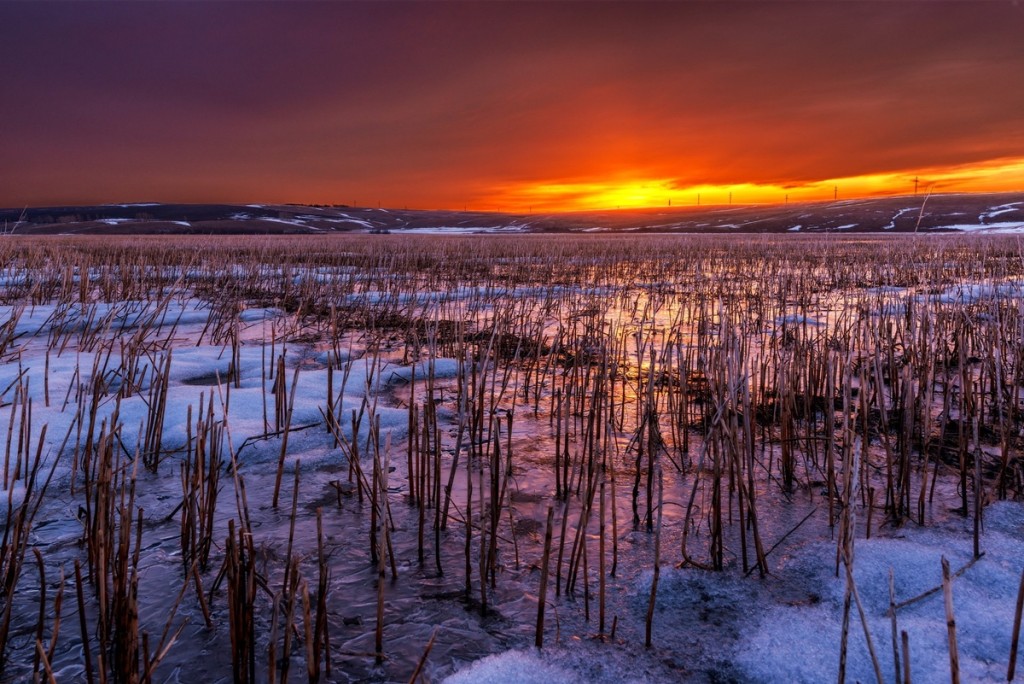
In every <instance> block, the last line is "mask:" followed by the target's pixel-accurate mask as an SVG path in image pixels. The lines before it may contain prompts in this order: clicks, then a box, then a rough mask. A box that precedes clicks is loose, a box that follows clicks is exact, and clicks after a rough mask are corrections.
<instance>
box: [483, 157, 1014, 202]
mask: <svg viewBox="0 0 1024 684" xmlns="http://www.w3.org/2000/svg"><path fill="white" fill-rule="evenodd" d="M915 179H916V180H917V187H916V188H915ZM915 189H916V191H917V192H918V194H925V193H928V192H933V193H950V192H1013V191H1024V158H1013V159H997V160H993V161H990V162H982V163H976V164H964V165H957V166H948V167H939V168H924V169H916V170H907V171H902V172H890V173H877V174H866V175H861V176H851V177H846V178H828V179H823V180H819V181H813V182H799V183H785V184H784V183H734V184H729V185H702V184H685V183H680V182H679V181H678V180H676V179H672V178H635V177H629V176H623V177H622V179H621V180H597V179H581V180H565V181H559V180H550V181H545V182H534V183H529V182H525V183H520V184H516V185H505V186H501V187H499V188H496V189H495V190H494V191H493V192H492V193H489V194H486V195H484V196H482V197H481V198H480V200H479V201H478V202H475V203H474V204H475V206H478V207H480V208H483V209H485V210H490V211H502V212H514V213H516V212H518V213H537V212H552V213H561V212H574V211H603V210H614V209H642V208H653V207H666V206H673V207H685V206H695V205H697V204H698V203H699V204H700V205H712V206H713V205H727V204H730V203H732V204H782V203H783V202H786V201H789V202H817V201H830V200H833V199H835V198H838V199H840V200H848V199H855V198H861V197H879V196H887V195H908V194H912V193H913V192H914V191H915Z"/></svg>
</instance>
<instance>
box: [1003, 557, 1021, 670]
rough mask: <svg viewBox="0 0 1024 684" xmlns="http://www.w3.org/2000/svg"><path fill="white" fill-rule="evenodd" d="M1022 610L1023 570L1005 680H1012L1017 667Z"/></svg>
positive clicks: (1014, 614)
mask: <svg viewBox="0 0 1024 684" xmlns="http://www.w3.org/2000/svg"><path fill="white" fill-rule="evenodd" d="M1022 612H1024V570H1022V571H1021V574H1020V587H1019V588H1018V589H1017V608H1016V610H1014V613H1013V634H1012V636H1011V637H1010V664H1009V666H1008V667H1007V669H1006V681H1008V682H1012V681H1013V675H1014V671H1015V670H1016V668H1017V644H1018V643H1019V641H1020V623H1021V613H1022Z"/></svg>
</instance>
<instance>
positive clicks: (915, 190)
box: [914, 176, 917, 195]
mask: <svg viewBox="0 0 1024 684" xmlns="http://www.w3.org/2000/svg"><path fill="white" fill-rule="evenodd" d="M914 194H915V195H916V194H917V176H914Z"/></svg>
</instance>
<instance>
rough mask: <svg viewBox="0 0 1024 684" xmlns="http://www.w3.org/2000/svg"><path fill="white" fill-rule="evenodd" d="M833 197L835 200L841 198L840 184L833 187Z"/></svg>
mask: <svg viewBox="0 0 1024 684" xmlns="http://www.w3.org/2000/svg"><path fill="white" fill-rule="evenodd" d="M832 199H833V200H837V199H839V186H838V185H837V186H835V187H834V188H832Z"/></svg>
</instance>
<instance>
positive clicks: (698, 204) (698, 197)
mask: <svg viewBox="0 0 1024 684" xmlns="http://www.w3.org/2000/svg"><path fill="white" fill-rule="evenodd" d="M697 206H698V207H699V206H700V193H699V192H698V193H697Z"/></svg>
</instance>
